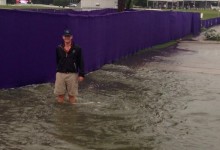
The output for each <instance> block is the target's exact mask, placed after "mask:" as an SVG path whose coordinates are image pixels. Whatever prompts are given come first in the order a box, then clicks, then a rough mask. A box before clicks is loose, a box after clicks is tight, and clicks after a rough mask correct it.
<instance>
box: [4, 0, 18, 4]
mask: <svg viewBox="0 0 220 150" xmlns="http://www.w3.org/2000/svg"><path fill="white" fill-rule="evenodd" d="M6 3H7V4H15V3H16V0H6Z"/></svg>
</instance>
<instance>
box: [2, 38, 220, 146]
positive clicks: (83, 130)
mask: <svg viewBox="0 0 220 150" xmlns="http://www.w3.org/2000/svg"><path fill="white" fill-rule="evenodd" d="M151 55H152V54H149V53H148V52H147V53H146V52H142V53H139V54H137V55H134V56H129V57H127V58H125V59H122V60H120V61H118V62H117V63H115V64H108V65H105V66H104V67H102V68H101V69H100V70H98V71H95V72H92V73H90V74H88V75H87V76H86V80H85V81H84V82H83V83H81V84H80V91H79V93H80V95H79V97H78V104H76V105H70V104H69V103H68V101H66V103H65V104H57V103H56V102H55V98H54V95H53V88H54V84H53V83H47V84H40V85H30V86H25V87H21V88H16V89H2V90H0V150H219V147H220V143H219V141H220V59H219V58H220V45H219V44H201V43H196V42H195V43H193V42H182V43H179V45H178V47H177V48H173V49H171V50H168V52H163V53H162V54H159V53H158V54H156V53H154V55H155V56H153V57H151Z"/></svg>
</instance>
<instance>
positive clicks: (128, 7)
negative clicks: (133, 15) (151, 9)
mask: <svg viewBox="0 0 220 150" xmlns="http://www.w3.org/2000/svg"><path fill="white" fill-rule="evenodd" d="M131 7H132V0H127V3H126V9H131Z"/></svg>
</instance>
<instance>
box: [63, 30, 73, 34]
mask: <svg viewBox="0 0 220 150" xmlns="http://www.w3.org/2000/svg"><path fill="white" fill-rule="evenodd" d="M63 35H64V36H71V35H72V33H71V31H70V30H69V29H65V30H64V32H63Z"/></svg>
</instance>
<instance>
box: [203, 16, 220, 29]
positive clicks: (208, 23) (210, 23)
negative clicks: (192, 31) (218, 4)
mask: <svg viewBox="0 0 220 150" xmlns="http://www.w3.org/2000/svg"><path fill="white" fill-rule="evenodd" d="M219 24H220V18H212V19H207V20H202V21H201V27H202V28H209V27H212V26H215V25H219Z"/></svg>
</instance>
